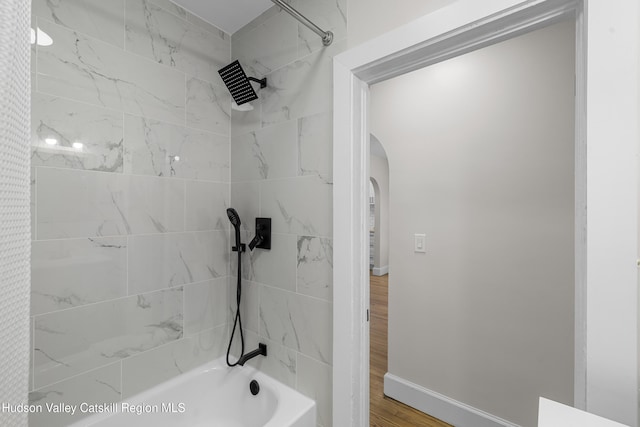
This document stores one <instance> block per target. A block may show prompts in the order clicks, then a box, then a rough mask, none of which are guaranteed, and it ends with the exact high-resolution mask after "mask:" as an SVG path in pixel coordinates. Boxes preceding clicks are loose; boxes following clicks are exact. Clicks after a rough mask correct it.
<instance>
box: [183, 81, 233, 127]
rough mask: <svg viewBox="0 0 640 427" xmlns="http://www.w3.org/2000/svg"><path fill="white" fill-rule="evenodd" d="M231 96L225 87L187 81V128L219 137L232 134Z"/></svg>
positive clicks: (204, 82)
mask: <svg viewBox="0 0 640 427" xmlns="http://www.w3.org/2000/svg"><path fill="white" fill-rule="evenodd" d="M230 122H231V95H230V94H229V92H228V91H227V88H226V87H224V86H218V85H216V84H211V83H209V82H206V81H204V80H200V79H196V78H190V79H188V80H187V126H191V127H194V128H196V129H203V130H207V131H209V132H214V133H217V134H219V135H229V134H230V126H231V125H230Z"/></svg>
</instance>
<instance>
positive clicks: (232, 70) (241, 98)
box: [218, 60, 267, 105]
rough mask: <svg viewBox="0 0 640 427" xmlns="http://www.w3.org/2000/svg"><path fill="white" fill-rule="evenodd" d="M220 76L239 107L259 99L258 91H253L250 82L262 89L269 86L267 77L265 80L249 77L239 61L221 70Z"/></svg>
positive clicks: (219, 71)
mask: <svg viewBox="0 0 640 427" xmlns="http://www.w3.org/2000/svg"><path fill="white" fill-rule="evenodd" d="M218 74H220V77H221V78H222V81H223V82H224V84H225V85H227V89H229V92H230V93H231V96H232V97H233V100H234V101H235V102H236V104H237V105H242V104H244V103H246V102H250V101H253V100H254V99H258V95H257V94H256V91H255V90H253V87H252V86H251V82H250V80H253V81H255V82H258V83H260V87H261V88H263V87H266V86H267V78H266V77H265V78H263V79H256V78H255V77H247V75H246V74H245V72H244V70H243V69H242V66H241V65H240V62H238V61H237V60H236V61H233V62H232V63H231V64H229V65H227V66H226V67H223V68H221V69H219V70H218Z"/></svg>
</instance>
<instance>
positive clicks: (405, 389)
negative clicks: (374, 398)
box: [384, 372, 518, 427]
mask: <svg viewBox="0 0 640 427" xmlns="http://www.w3.org/2000/svg"><path fill="white" fill-rule="evenodd" d="M384 394H385V395H387V396H389V397H391V398H393V399H395V400H398V401H400V402H402V403H404V404H406V405H409V406H411V407H413V408H416V409H417V410H419V411H422V412H424V413H426V414H429V415H431V416H433V417H436V418H438V419H439V420H442V421H444V422H446V423H449V424H452V425H454V426H456V427H518V426H517V425H516V424H513V423H510V422H509V421H506V420H503V419H501V418H498V417H495V416H493V415H491V414H488V413H486V412H484V411H481V410H479V409H476V408H474V407H472V406H469V405H466V404H464V403H462V402H458V401H457V400H453V399H451V398H449V397H447V396H443V395H442V394H440V393H437V392H435V391H432V390H428V389H426V388H424V387H422V386H419V385H418V384H414V383H412V382H410V381H407V380H404V379H402V378H400V377H397V376H395V375H393V374H390V373H388V372H387V373H386V374H385V375H384Z"/></svg>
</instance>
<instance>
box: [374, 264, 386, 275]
mask: <svg viewBox="0 0 640 427" xmlns="http://www.w3.org/2000/svg"><path fill="white" fill-rule="evenodd" d="M385 274H389V266H388V265H385V266H382V267H373V275H374V276H384V275H385Z"/></svg>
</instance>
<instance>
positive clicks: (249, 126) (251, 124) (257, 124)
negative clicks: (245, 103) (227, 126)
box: [231, 70, 268, 137]
mask: <svg viewBox="0 0 640 427" xmlns="http://www.w3.org/2000/svg"><path fill="white" fill-rule="evenodd" d="M245 71H247V70H245ZM267 84H268V82H267ZM256 93H257V94H258V99H255V100H253V101H251V102H250V103H249V104H251V106H252V107H253V110H250V111H238V110H234V109H231V135H232V136H233V137H236V136H240V135H244V134H245V133H249V132H252V131H256V130H258V129H260V128H261V127H262V120H261V117H262V116H261V114H262V98H260V92H256Z"/></svg>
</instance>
